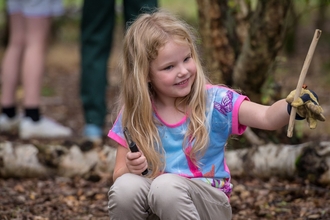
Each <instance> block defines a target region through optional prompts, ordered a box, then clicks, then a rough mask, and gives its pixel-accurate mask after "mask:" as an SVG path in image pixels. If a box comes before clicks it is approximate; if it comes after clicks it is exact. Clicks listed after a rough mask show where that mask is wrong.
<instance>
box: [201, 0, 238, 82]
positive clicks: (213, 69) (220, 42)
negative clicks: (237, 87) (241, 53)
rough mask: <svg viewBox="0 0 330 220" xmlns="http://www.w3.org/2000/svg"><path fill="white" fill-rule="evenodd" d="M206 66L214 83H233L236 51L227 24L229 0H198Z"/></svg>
mask: <svg viewBox="0 0 330 220" xmlns="http://www.w3.org/2000/svg"><path fill="white" fill-rule="evenodd" d="M197 4H198V16H199V32H200V33H201V38H202V44H203V46H202V50H203V58H204V62H205V66H206V67H207V71H208V72H209V73H210V74H209V75H208V77H209V78H210V80H211V81H212V82H213V83H225V84H227V85H231V84H232V77H231V74H232V71H233V67H234V63H235V53H234V50H233V48H232V46H231V45H230V43H229V38H228V29H227V27H226V26H225V23H226V20H227V16H226V11H227V9H228V8H227V1H218V0H197Z"/></svg>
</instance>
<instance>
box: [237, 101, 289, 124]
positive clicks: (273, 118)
mask: <svg viewBox="0 0 330 220" xmlns="http://www.w3.org/2000/svg"><path fill="white" fill-rule="evenodd" d="M287 105H288V103H287V102H286V101H285V99H281V100H279V101H277V102H275V103H274V104H273V105H271V106H266V105H261V104H257V103H255V102H251V101H243V102H242V104H241V106H240V109H239V116H238V120H239V123H240V124H242V125H246V126H248V127H253V128H259V129H264V130H276V129H279V128H281V127H283V126H285V125H287V124H288V123H289V118H290V115H289V114H288V112H287Z"/></svg>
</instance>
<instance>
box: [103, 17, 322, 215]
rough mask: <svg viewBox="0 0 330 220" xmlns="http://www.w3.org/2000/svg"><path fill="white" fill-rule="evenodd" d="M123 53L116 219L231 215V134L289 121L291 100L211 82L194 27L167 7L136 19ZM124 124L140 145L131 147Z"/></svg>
mask: <svg viewBox="0 0 330 220" xmlns="http://www.w3.org/2000/svg"><path fill="white" fill-rule="evenodd" d="M123 55H124V56H123V57H124V61H123V76H122V80H123V82H122V85H123V86H122V87H121V88H122V90H121V96H120V98H121V99H120V100H121V101H122V103H121V106H122V109H121V111H120V113H119V115H118V117H117V120H116V122H115V123H114V125H113V127H112V129H111V130H110V131H109V135H108V136H109V137H110V138H112V139H113V140H114V141H116V142H117V143H118V145H119V146H118V148H117V158H116V165H115V169H114V173H113V179H114V184H113V185H112V187H111V189H110V191H109V205H108V209H109V215H110V218H111V219H121V220H123V219H129V220H132V219H180V220H181V219H231V217H232V211H231V206H230V203H229V199H228V198H229V195H230V192H231V190H232V185H231V183H230V172H229V169H228V167H227V165H226V160H225V156H224V152H225V145H226V141H227V138H228V137H229V136H230V135H231V134H242V133H243V132H244V130H245V128H246V126H250V127H255V128H259V129H267V130H274V129H278V128H281V127H282V126H285V125H286V124H287V123H288V120H289V114H288V111H287V106H288V103H287V102H286V100H284V99H283V100H280V101H278V102H276V103H274V104H273V105H272V106H264V105H260V104H256V103H253V102H251V101H249V99H248V98H247V97H246V96H243V95H240V94H238V93H237V92H235V91H234V90H231V89H229V88H227V87H224V86H215V85H211V84H208V82H207V80H206V78H205V74H204V71H203V68H202V66H201V62H200V60H199V57H198V54H197V49H196V44H195V38H194V34H193V30H192V29H191V28H190V26H188V25H187V24H186V23H184V22H183V21H181V20H179V19H177V18H175V17H174V16H173V15H170V14H168V13H167V12H164V11H158V12H154V13H153V14H143V15H141V16H140V17H139V18H138V19H137V20H136V21H135V22H134V23H133V24H132V25H131V26H130V28H129V29H128V31H127V33H126V36H125V39H124V54H123ZM310 99H311V98H310ZM310 99H309V100H310ZM314 101H315V100H314ZM315 104H316V105H318V103H315ZM318 113H319V115H320V114H321V113H320V112H318ZM124 128H127V129H128V131H129V132H130V134H131V137H132V140H133V141H134V142H135V143H136V145H137V146H138V148H139V150H140V151H139V152H135V153H133V152H130V150H129V148H128V144H127V142H126V140H125V136H124V134H123V130H124ZM146 169H148V174H147V175H146V176H145V175H142V173H143V172H144V171H145V170H146Z"/></svg>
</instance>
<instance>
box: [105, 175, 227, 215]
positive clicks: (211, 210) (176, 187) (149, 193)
mask: <svg viewBox="0 0 330 220" xmlns="http://www.w3.org/2000/svg"><path fill="white" fill-rule="evenodd" d="M108 198H109V203H108V210H109V216H110V219H113V220H116V219H118V220H119V219H120V220H126V219H127V220H140V219H141V220H142V219H148V220H151V219H152V220H153V219H161V220H165V219H166V220H167V219H168V220H184V219H187V220H198V219H202V220H226V219H231V218H232V210H231V206H230V203H229V201H228V198H227V196H226V195H225V193H223V192H222V191H221V190H219V189H216V188H214V187H212V186H210V185H208V184H207V183H205V182H203V181H201V180H197V179H196V180H194V179H188V178H185V177H181V176H179V175H175V174H163V175H160V176H158V177H157V178H155V179H154V180H151V179H148V178H145V177H142V176H138V175H135V174H130V173H127V174H124V175H123V176H121V177H119V178H118V179H117V180H116V181H115V182H114V184H113V185H112V186H111V188H110V190H109V193H108Z"/></svg>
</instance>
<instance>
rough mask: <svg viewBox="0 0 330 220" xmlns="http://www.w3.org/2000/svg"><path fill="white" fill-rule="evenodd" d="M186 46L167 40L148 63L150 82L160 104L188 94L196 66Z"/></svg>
mask: <svg viewBox="0 0 330 220" xmlns="http://www.w3.org/2000/svg"><path fill="white" fill-rule="evenodd" d="M191 56H192V55H191V50H190V48H189V46H188V44H182V43H177V42H175V41H174V40H169V41H168V42H167V43H166V44H165V45H164V47H162V48H160V49H159V51H158V56H157V57H156V59H155V60H153V61H152V62H151V63H150V82H151V84H152V86H153V89H154V90H155V92H156V94H157V98H158V99H160V101H162V102H168V101H170V102H171V101H174V100H175V98H178V97H185V96H186V95H188V94H189V93H190V90H191V86H192V84H193V82H194V80H195V76H196V64H195V61H194V59H193V58H192V57H191Z"/></svg>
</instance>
